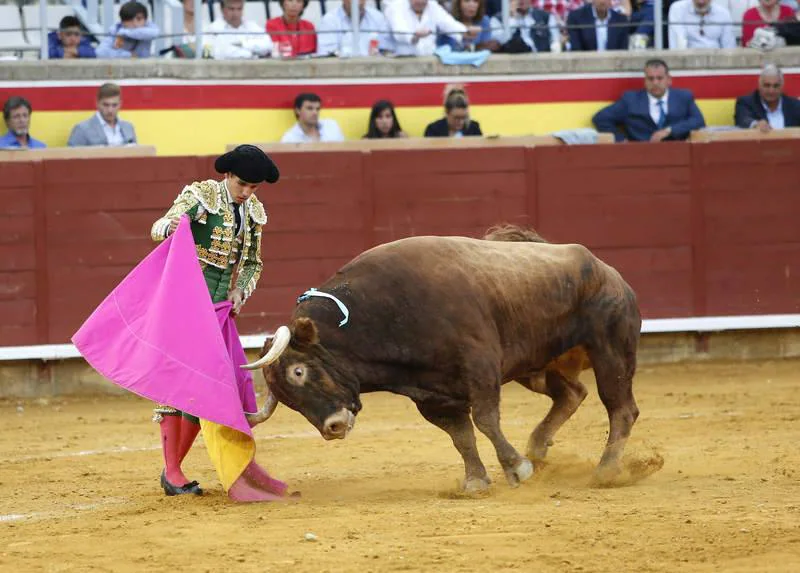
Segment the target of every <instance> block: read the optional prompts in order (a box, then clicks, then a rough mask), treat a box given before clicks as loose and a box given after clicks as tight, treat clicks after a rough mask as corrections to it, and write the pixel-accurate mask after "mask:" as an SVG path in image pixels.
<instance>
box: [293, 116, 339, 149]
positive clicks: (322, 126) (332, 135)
mask: <svg viewBox="0 0 800 573" xmlns="http://www.w3.org/2000/svg"><path fill="white" fill-rule="evenodd" d="M318 129H319V141H344V134H343V133H342V130H341V129H339V124H338V123H336V120H334V119H321V120H319V126H318ZM314 141H318V140H316V139H314V138H313V137H311V136H310V135H308V134H307V133H306V132H305V131H303V128H302V127H300V124H299V123H295V124H294V125H293V126H292V127H290V128H289V129H288V130H287V131H286V133H284V134H283V137H281V143H311V142H314Z"/></svg>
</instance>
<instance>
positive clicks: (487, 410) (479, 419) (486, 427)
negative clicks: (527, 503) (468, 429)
mask: <svg viewBox="0 0 800 573" xmlns="http://www.w3.org/2000/svg"><path fill="white" fill-rule="evenodd" d="M482 394H483V395H476V397H475V399H473V404H472V419H473V420H474V421H475V425H476V426H477V427H478V429H479V430H480V431H481V432H482V433H483V434H484V435H485V436H486V437H487V438H489V440H490V441H491V442H492V445H493V446H494V449H495V451H496V452H497V459H498V460H499V461H500V465H502V466H503V471H504V472H505V474H506V480H508V484H509V485H510V486H511V487H517V486H519V484H520V483H522V482H524V481H525V480H527V479H528V478H530V477H531V476H532V475H533V464H532V463H531V461H530V460H529V459H528V458H526V457H524V456H522V455H520V453H519V452H518V451H517V450H516V449H515V448H514V446H512V445H511V444H510V443H509V442H508V440H507V439H506V437H505V436H504V435H503V431H502V430H501V429H500V389H499V387H498V388H497V391H496V392H493V391H491V390H488V391H487V392H485V393H482Z"/></svg>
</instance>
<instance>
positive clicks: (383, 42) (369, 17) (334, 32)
mask: <svg viewBox="0 0 800 573" xmlns="http://www.w3.org/2000/svg"><path fill="white" fill-rule="evenodd" d="M351 24H352V21H351V20H350V16H348V14H347V12H345V11H344V8H342V7H341V6H339V7H338V8H336V10H334V11H333V12H328V13H327V14H325V17H323V18H322V21H321V22H320V24H319V27H318V28H317V53H318V54H322V55H328V54H333V53H338V54H339V55H340V56H342V55H356V56H369V55H370V54H369V43H370V41H371V40H373V39H377V40H378V48H379V49H380V50H381V51H384V52H393V51H394V40H393V39H392V35H391V33H390V32H389V24H388V23H387V22H386V17H385V16H384V15H383V14H381V13H380V12H378V11H377V10H376V9H375V8H370V7H369V6H366V7H365V8H364V14H362V15H361V22H360V23H359V31H360V33H359V35H358V44H359V53H358V54H352V44H353V36H352V33H353V28H352V25H351Z"/></svg>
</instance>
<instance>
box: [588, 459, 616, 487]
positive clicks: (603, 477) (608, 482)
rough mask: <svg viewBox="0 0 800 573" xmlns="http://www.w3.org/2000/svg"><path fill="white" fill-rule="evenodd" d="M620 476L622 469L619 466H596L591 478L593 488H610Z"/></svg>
mask: <svg viewBox="0 0 800 573" xmlns="http://www.w3.org/2000/svg"><path fill="white" fill-rule="evenodd" d="M621 474H622V467H621V466H620V465H619V464H608V465H600V466H597V469H596V470H594V475H593V476H592V484H591V485H593V486H594V487H612V486H614V485H616V483H617V479H618V478H619V477H620V475H621Z"/></svg>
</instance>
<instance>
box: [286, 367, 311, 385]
mask: <svg viewBox="0 0 800 573" xmlns="http://www.w3.org/2000/svg"><path fill="white" fill-rule="evenodd" d="M286 379H287V380H288V381H289V383H290V384H294V385H295V386H302V385H303V384H305V383H306V367H305V365H303V364H292V365H290V366H289V367H288V368H287V369H286Z"/></svg>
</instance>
